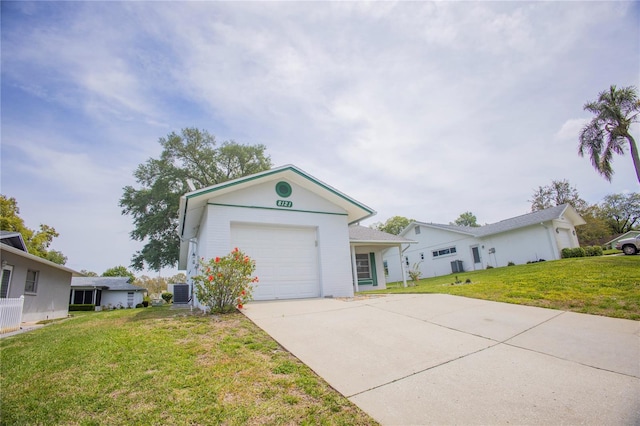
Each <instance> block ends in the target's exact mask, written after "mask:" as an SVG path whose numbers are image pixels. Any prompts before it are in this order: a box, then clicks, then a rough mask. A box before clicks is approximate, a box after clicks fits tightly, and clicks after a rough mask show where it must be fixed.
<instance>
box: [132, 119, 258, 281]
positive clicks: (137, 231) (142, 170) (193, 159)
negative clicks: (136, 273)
mask: <svg viewBox="0 0 640 426" xmlns="http://www.w3.org/2000/svg"><path fill="white" fill-rule="evenodd" d="M159 143H160V145H161V146H162V148H163V151H162V153H161V155H160V158H157V159H156V158H150V159H148V160H147V161H146V162H145V163H143V164H140V165H139V166H138V168H137V169H136V171H135V172H134V176H135V178H136V181H137V182H138V184H139V185H140V186H139V188H134V187H132V186H126V187H125V188H124V189H123V191H124V192H123V195H122V198H121V199H120V207H122V214H127V215H130V216H132V218H133V224H134V230H133V231H131V234H130V235H131V238H132V239H134V240H137V241H143V242H144V243H145V244H144V246H143V248H142V250H140V251H138V252H136V253H135V254H134V256H133V258H132V267H133V268H134V269H136V270H142V269H144V266H145V264H146V265H147V266H148V268H149V269H152V270H155V271H159V270H160V268H162V267H163V266H168V267H172V266H175V265H176V264H177V262H178V254H179V246H180V241H179V239H178V232H177V229H178V206H179V202H180V196H181V195H183V194H184V193H186V192H189V185H188V182H191V183H192V184H193V185H194V186H195V187H196V188H203V187H206V186H210V185H215V184H218V183H221V182H224V181H226V180H230V179H236V178H239V177H242V176H246V175H250V174H253V173H258V172H261V171H264V170H268V169H269V168H271V159H270V158H269V157H268V156H266V155H265V150H266V147H265V146H264V145H241V144H238V143H236V142H234V141H228V142H224V143H223V144H222V145H220V146H219V147H217V146H216V140H215V137H214V136H213V135H211V134H209V133H208V132H207V131H205V130H199V129H196V128H185V129H182V131H181V133H180V134H177V133H175V132H173V133H170V134H169V135H167V136H166V137H164V138H160V139H159Z"/></svg>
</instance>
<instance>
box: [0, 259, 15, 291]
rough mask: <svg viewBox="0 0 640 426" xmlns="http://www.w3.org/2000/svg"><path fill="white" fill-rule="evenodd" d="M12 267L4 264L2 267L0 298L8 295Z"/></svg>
mask: <svg viewBox="0 0 640 426" xmlns="http://www.w3.org/2000/svg"><path fill="white" fill-rule="evenodd" d="M12 272H13V268H12V267H11V266H5V267H4V268H2V285H0V298H2V299H5V298H6V297H7V296H9V285H10V284H11V273H12Z"/></svg>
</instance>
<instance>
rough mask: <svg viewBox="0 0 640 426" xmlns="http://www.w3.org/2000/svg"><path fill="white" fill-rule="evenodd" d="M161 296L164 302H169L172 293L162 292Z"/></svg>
mask: <svg viewBox="0 0 640 426" xmlns="http://www.w3.org/2000/svg"><path fill="white" fill-rule="evenodd" d="M162 298H163V299H164V301H165V302H167V303H171V299H173V294H172V293H162Z"/></svg>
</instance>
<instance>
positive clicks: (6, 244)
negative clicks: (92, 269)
mask: <svg viewBox="0 0 640 426" xmlns="http://www.w3.org/2000/svg"><path fill="white" fill-rule="evenodd" d="M0 241H1V244H0V258H1V261H2V284H1V286H0V297H1V298H19V297H20V296H23V295H24V305H23V308H22V322H33V321H42V320H47V319H55V318H64V317H66V316H67V315H68V314H69V288H70V285H71V278H72V276H79V275H80V273H79V272H76V271H74V270H73V269H69V268H67V267H65V266H63V265H58V264H57V263H53V262H50V261H48V260H46V259H43V258H41V257H38V256H34V255H32V254H30V253H29V252H28V251H27V247H26V245H25V243H24V240H23V239H22V236H21V235H20V233H18V232H8V231H0Z"/></svg>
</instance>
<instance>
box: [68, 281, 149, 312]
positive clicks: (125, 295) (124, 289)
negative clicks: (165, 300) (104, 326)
mask: <svg viewBox="0 0 640 426" xmlns="http://www.w3.org/2000/svg"><path fill="white" fill-rule="evenodd" d="M129 280H130V278H129V277H73V279H72V280H71V293H70V295H69V299H68V303H69V304H73V305H77V304H91V305H96V310H100V309H101V308H102V307H103V306H104V307H110V308H120V307H123V308H135V306H136V305H137V304H139V303H142V299H143V298H144V293H146V291H147V289H145V288H142V287H138V286H135V285H133V284H130V283H129Z"/></svg>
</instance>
